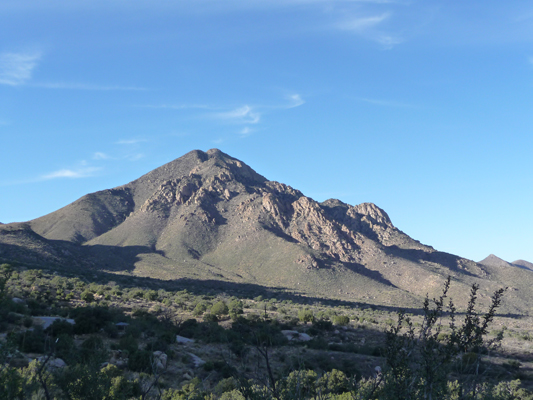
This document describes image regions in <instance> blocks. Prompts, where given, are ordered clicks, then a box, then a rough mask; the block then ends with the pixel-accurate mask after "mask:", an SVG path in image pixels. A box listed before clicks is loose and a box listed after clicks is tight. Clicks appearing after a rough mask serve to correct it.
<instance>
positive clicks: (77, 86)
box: [32, 82, 148, 91]
mask: <svg viewBox="0 0 533 400" xmlns="http://www.w3.org/2000/svg"><path fill="white" fill-rule="evenodd" d="M32 86H35V87H41V88H46V89H66V90H94V91H112V90H124V91H128V90H133V91H143V90H148V89H146V88H143V87H135V86H115V85H110V86H106V85H94V84H90V83H68V82H44V83H35V84H33V85H32Z"/></svg>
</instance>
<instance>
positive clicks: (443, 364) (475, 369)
mask: <svg viewBox="0 0 533 400" xmlns="http://www.w3.org/2000/svg"><path fill="white" fill-rule="evenodd" d="M450 281H451V278H448V280H447V281H446V283H445V285H444V288H443V292H442V295H441V296H440V297H439V298H438V299H433V300H432V303H433V307H431V302H430V300H429V298H428V297H426V299H425V301H424V307H423V313H424V314H423V315H424V318H423V321H422V324H421V326H420V328H419V329H418V332H416V330H415V326H414V324H413V323H412V322H411V320H410V318H409V317H406V316H405V314H404V313H402V312H400V313H399V315H398V322H397V324H396V325H394V326H392V327H391V328H390V329H389V330H388V331H387V337H386V347H385V351H384V353H385V357H386V359H387V365H386V369H385V373H384V375H383V382H384V383H383V384H384V386H383V390H382V391H381V392H380V393H381V396H380V397H382V398H384V399H398V398H414V397H416V396H417V393H423V394H424V397H425V398H445V396H446V395H447V394H449V393H450V390H451V389H450V387H449V384H448V381H447V377H448V374H449V372H450V371H451V370H452V368H453V367H454V365H455V363H454V361H455V360H457V358H458V356H461V357H460V361H461V365H462V367H464V368H468V369H469V371H470V372H472V373H473V375H472V377H471V379H473V380H475V379H478V380H479V377H480V375H478V374H479V373H480V372H481V371H480V365H481V357H480V350H481V349H482V348H484V347H487V346H488V347H490V346H492V345H494V344H495V343H497V342H498V340H499V339H500V338H496V339H493V340H491V341H489V342H486V341H485V339H484V337H485V336H486V335H487V333H488V327H489V324H490V323H491V322H492V320H493V318H494V315H495V312H496V309H497V308H498V307H499V305H500V302H501V298H502V295H503V292H504V289H500V290H498V291H496V292H495V293H494V295H493V297H492V303H491V305H490V307H489V310H488V311H487V313H485V314H484V315H479V314H478V312H477V311H476V310H475V306H476V299H477V291H478V289H479V286H478V285H476V284H474V285H473V286H472V289H471V293H470V300H469V302H468V305H467V308H466V313H465V317H464V322H463V324H462V325H461V326H458V325H456V324H455V306H454V304H453V302H452V301H451V300H450V301H449V305H448V306H447V307H446V306H445V299H446V298H447V293H448V289H449V287H450ZM446 308H447V311H448V313H449V314H450V317H449V320H450V321H451V322H450V324H449V330H450V334H449V337H448V338H446V340H445V341H444V342H441V341H440V340H439V334H440V333H442V329H443V325H442V323H441V320H442V318H443V315H444V313H445V310H446ZM403 328H405V329H403ZM476 376H477V378H476ZM477 383H479V382H474V383H473V384H472V386H471V388H474V389H473V390H474V392H475V391H476V390H477V389H475V388H476V387H477ZM460 391H461V392H463V391H465V393H464V394H465V395H467V393H468V391H469V387H467V386H464V385H463V386H462V388H461V390H460ZM481 398H484V397H481Z"/></svg>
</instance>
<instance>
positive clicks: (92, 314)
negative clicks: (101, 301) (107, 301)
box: [72, 307, 113, 334]
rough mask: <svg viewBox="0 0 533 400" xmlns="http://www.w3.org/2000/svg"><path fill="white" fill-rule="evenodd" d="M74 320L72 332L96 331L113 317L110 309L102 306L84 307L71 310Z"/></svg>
mask: <svg viewBox="0 0 533 400" xmlns="http://www.w3.org/2000/svg"><path fill="white" fill-rule="evenodd" d="M72 314H74V315H73V317H74V321H75V322H76V324H75V325H74V333H76V334H84V333H96V332H98V331H99V330H100V329H102V328H103V327H104V326H105V324H106V323H107V322H108V321H111V320H112V319H113V316H112V315H111V313H110V311H109V310H108V309H107V308H104V307H85V308H76V309H73V310H72Z"/></svg>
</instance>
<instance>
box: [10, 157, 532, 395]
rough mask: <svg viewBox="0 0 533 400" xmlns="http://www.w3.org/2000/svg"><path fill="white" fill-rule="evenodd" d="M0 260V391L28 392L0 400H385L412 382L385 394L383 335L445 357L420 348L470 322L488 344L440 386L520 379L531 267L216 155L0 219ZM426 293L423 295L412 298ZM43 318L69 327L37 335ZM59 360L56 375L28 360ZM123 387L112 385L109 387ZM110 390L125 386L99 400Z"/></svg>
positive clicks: (528, 350) (527, 372)
mask: <svg viewBox="0 0 533 400" xmlns="http://www.w3.org/2000/svg"><path fill="white" fill-rule="evenodd" d="M0 261H1V262H2V263H3V264H2V267H3V273H4V277H5V279H4V281H3V285H4V287H3V289H2V295H3V300H2V301H3V304H4V306H3V313H2V318H3V320H2V325H1V328H2V331H3V332H4V333H3V342H2V343H3V348H4V349H5V351H7V353H5V354H4V356H3V357H4V361H3V362H5V363H7V364H5V365H6V366H5V367H3V368H4V369H3V370H2V371H3V373H4V378H2V379H4V381H3V382H4V385H7V383H6V379H7V380H10V379H15V378H13V377H16V376H17V374H20V375H18V376H20V382H23V383H21V384H20V386H19V389H20V391H19V392H16V393H18V394H16V395H13V396H12V397H9V396H8V397H7V398H25V397H24V396H25V395H26V396H29V395H30V394H31V393H36V391H39V390H41V391H42V390H45V391H46V390H49V391H51V392H53V393H55V395H57V396H63V395H65V396H67V398H73V399H74V398H131V397H135V398H139V397H141V398H168V399H170V398H172V399H174V398H176V399H178V398H180V399H182V398H183V399H185V398H187V399H189V398H190V399H192V398H195V399H196V398H204V396H207V393H210V396H214V397H206V398H221V399H222V398H224V399H230V398H258V397H257V396H259V392H261V390H264V391H266V392H264V393H263V396H267V397H268V396H271V397H272V398H280V399H281V398H283V399H289V398H322V397H320V396H326V397H324V398H339V399H340V398H343V399H344V398H352V397H342V396H355V397H353V398H361V399H363V398H374V397H372V396H377V395H378V394H379V393H381V394H379V398H389V397H387V396H393V397H390V398H394V396H399V395H398V393H399V392H397V391H396V392H395V391H394V390H400V389H401V390H407V389H406V388H403V389H402V388H401V387H400V386H398V387H396V389H394V390H393V389H390V390H391V393H396V394H395V395H394V394H391V393H388V392H387V390H389V388H393V387H394V385H393V384H392V383H390V382H389V383H386V382H385V381H382V379H383V378H382V376H387V377H388V378H387V379H389V378H390V377H392V376H393V375H387V374H391V373H393V372H394V371H395V370H394V365H393V364H390V363H391V361H390V360H391V357H392V356H391V348H394V346H393V344H394V343H395V342H394V341H391V340H393V338H394V337H396V338H404V339H402V340H404V341H403V342H402V343H404V344H403V346H407V344H406V343H411V344H412V345H413V346H415V347H414V348H417V347H416V346H423V345H429V344H431V343H433V342H432V340H435V343H437V345H438V346H444V347H435V348H434V350H432V351H435V352H440V351H441V350H438V349H444V348H447V347H445V346H446V345H445V343H447V342H449V343H453V341H454V340H456V339H454V338H457V340H459V339H458V338H463V339H461V340H467V339H465V338H467V337H468V335H467V334H465V332H466V331H458V332H459V333H458V332H456V329H457V327H458V326H463V327H465V326H466V325H468V324H471V326H470V329H472V326H478V328H475V329H474V330H473V332H478V333H479V335H481V336H480V338H481V337H483V338H484V339H483V340H484V341H483V344H481V342H479V343H478V344H475V345H474V344H472V346H473V347H472V348H471V349H470V350H468V352H466V353H464V352H463V353H461V352H459V353H458V354H455V355H454V356H453V357H455V358H449V359H448V358H446V360H448V361H446V363H447V364H446V365H448V364H449V368H450V369H449V370H448V369H446V368H448V367H446V368H445V367H443V366H441V367H439V368H443V371H444V370H446V371H447V372H446V374H445V376H444V379H446V380H449V382H453V379H457V380H458V382H461V385H464V386H462V387H463V388H466V389H465V390H466V392H468V393H470V392H469V390H470V389H468V388H472V387H476V386H468V385H474V383H473V382H478V383H479V382H483V383H484V384H487V385H489V384H492V385H498V384H500V386H497V387H496V386H486V388H485V389H483V390H488V391H490V390H493V391H494V393H496V394H491V395H494V396H496V397H494V398H498V399H499V398H504V397H497V392H498V391H502V390H504V389H505V388H503V386H501V385H511V386H509V387H507V386H505V387H506V388H507V389H505V390H507V391H510V393H514V394H513V396H515V397H505V398H524V399H525V398H530V397H527V396H529V394H527V393H528V392H526V391H523V389H521V387H524V388H530V387H532V386H533V352H532V350H533V336H530V326H531V323H532V318H533V316H532V315H530V310H531V305H532V302H533V296H532V294H531V290H530V287H531V285H532V283H533V270H532V269H531V268H532V266H533V265H532V264H531V263H530V262H528V261H525V260H517V261H514V262H512V263H509V262H506V261H504V260H501V259H499V258H498V257H496V256H494V255H490V256H488V257H487V258H486V259H484V260H482V261H480V262H474V261H472V260H468V259H465V258H461V257H460V256H457V255H452V254H448V253H444V252H440V251H438V250H436V249H434V248H433V247H431V246H428V245H425V244H422V243H420V242H418V241H417V240H415V239H413V238H411V237H409V236H408V235H406V234H405V233H403V232H402V231H401V230H399V229H398V228H397V227H395V226H394V225H393V223H392V221H391V220H390V219H389V217H388V215H387V213H386V212H385V211H384V210H382V209H380V208H379V207H378V206H376V205H374V204H371V203H364V204H360V205H355V206H352V205H348V204H345V203H343V202H341V201H339V200H335V199H330V200H327V201H324V202H321V203H319V202H316V201H314V200H313V199H311V198H308V197H305V196H304V195H303V194H302V193H301V192H299V191H298V190H297V189H294V188H291V187H290V186H287V185H285V184H283V183H279V182H273V181H269V180H267V179H266V178H265V177H263V176H261V175H260V174H258V173H257V172H255V171H254V170H253V169H252V168H251V167H249V166H248V165H246V164H245V163H244V162H242V161H240V160H237V159H235V158H232V157H231V156H229V155H227V154H224V153H223V152H221V151H220V150H217V149H212V150H209V151H207V152H203V151H198V150H195V151H191V152H189V153H187V154H185V155H184V156H182V157H180V158H178V159H176V160H175V161H172V162H170V163H168V164H166V165H163V166H161V167H159V168H157V169H155V170H153V171H151V172H149V173H147V174H146V175H143V176H142V177H140V178H139V179H136V180H134V181H133V182H130V183H128V184H126V185H123V186H119V187H116V188H112V189H109V190H104V191H100V192H96V193H91V194H87V195H86V196H83V197H82V198H80V199H79V200H77V201H75V202H74V203H72V204H69V205H67V206H65V207H63V208H61V209H60V210H57V211H55V212H53V213H51V214H48V215H45V216H43V217H40V218H37V219H35V220H31V221H28V222H21V223H11V224H3V225H2V226H1V227H0ZM447 281H448V282H449V284H450V287H449V291H448V292H447V293H446V294H447V297H446V298H445V299H444V298H443V299H442V300H443V302H442V303H440V306H439V296H441V293H442V291H443V288H445V287H446V282H447ZM472 287H474V288H475V290H476V292H475V295H472V293H471V288H472ZM498 289H504V291H503V292H502V293H503V297H502V299H501V304H500V303H499V301H498V302H496V303H495V300H494V293H495V292H496V291H497V290H498ZM426 296H429V299H434V300H432V301H431V300H430V301H428V303H427V304H426V305H424V299H425V298H426ZM449 298H451V299H453V304H454V306H453V308H450V306H449V304H448V299H449ZM469 302H470V303H469ZM491 304H492V306H494V307H495V308H494V310H493V311H494V312H493V313H492V314H490V312H489V310H490V307H491ZM470 306H472V308H470ZM401 310H403V311H401ZM474 310H476V311H474ZM401 312H405V313H407V314H406V315H407V316H408V317H409V320H410V321H411V322H410V323H411V324H412V325H411V327H412V329H413V335H414V331H415V330H417V331H418V332H419V333H418V334H417V335H416V336H412V338H411V339H409V329H408V328H409V325H405V321H404V325H403V328H402V329H400V328H401V326H402V325H398V324H399V319H398V317H399V316H400V315H403V314H401ZM432 312H434V314H432ZM487 312H489V314H485V313H487ZM478 313H479V314H478ZM431 315H434V317H431ZM484 315H485V316H484ZM45 316H47V317H55V318H58V317H63V318H67V319H69V320H70V321H71V322H65V321H63V322H59V321H58V322H57V323H56V324H54V325H52V326H50V327H47V326H46V325H45V326H44V327H41V328H35V329H34V327H36V326H39V325H42V324H43V322H44V321H45V320H46V318H45ZM452 316H455V319H456V320H455V323H454V324H451V325H450V323H451V322H452V320H451V317H452ZM432 318H435V319H434V320H433V322H431V321H432ZM469 318H470V319H469ZM59 319H60V318H59ZM60 320H61V319H60ZM88 321H91V322H88ZM463 321H464V322H463ZM483 321H485V322H483ZM71 323H74V325H71ZM432 323H433V324H437V325H431V324H432ZM484 323H486V325H483V324H484ZM121 324H122V325H121ZM461 324H462V325H461ZM482 326H485V328H483V327H482ZM395 327H396V328H398V330H397V331H394V329H395ZM28 328H29V329H28ZM43 328H44V330H43ZM461 329H462V328H461ZM476 329H480V330H479V331H476ZM387 332H388V333H387ZM393 332H396V333H395V334H393ZM422 332H425V333H424V334H422ZM61 335H63V336H61ZM176 335H177V336H176ZM265 335H266V336H265ZM420 335H422V336H420ZM424 335H429V336H424ZM431 335H434V337H433V336H431ZM465 335H466V336H465ZM469 335H470V334H469ZM474 336H475V335H474ZM262 337H264V338H268V339H267V340H266V341H265V339H264V338H263V339H261V338H262ZM52 338H56V339H57V340H56V343H59V342H58V341H59V339H60V338H61V341H65V343H67V342H68V343H69V344H68V346H67V344H65V345H64V346H67V347H61V346H60V345H57V346H55V345H52V344H51V342H50V340H51V339H52ZM175 338H177V340H175ZM431 338H433V339H431ZM430 339H431V340H430ZM405 340H407V342H406V341H405ZM409 340H411V342H409ZM468 340H473V339H468ZM476 340H477V339H476ZM438 343H440V344H438ZM457 343H459V342H457ZM464 343H467V342H464ZM472 343H473V342H472ZM491 343H492V344H491ZM6 346H7V347H6ZM9 346H14V347H13V348H11V347H9ZM69 346H70V347H69ZM91 346H92V347H91ZM432 346H435V344H432ZM453 346H455V344H454V345H453ZM463 346H465V348H467V347H468V346H470V344H469V345H466V344H463ZM9 349H11V350H9ZM15 349H16V350H15ZM69 349H70V350H69ZM88 349H93V350H94V352H95V354H96V355H97V356H98V357H96V356H95V358H94V359H93V358H92V357H91V356H90V354H89V353H87V351H93V350H88ZM450 349H451V348H450ZM396 350H397V351H400V350H399V348H397V349H396ZM458 350H459V349H458ZM448 351H451V350H448ZM417 354H418V353H417ZM419 354H420V356H421V357H422V355H423V354H424V353H423V351H422V352H420V353H419ZM439 354H440V353H439ZM442 354H445V353H442ZM446 354H447V353H446ZM451 354H452V353H450V354H448V355H447V356H446V357H451ZM474 355H475V356H474ZM163 356H164V357H163ZM39 357H40V358H39ZM161 357H163V358H164V361H163V360H162V358H161ZM443 357H444V356H443ZM457 357H459V358H457ZM33 359H37V360H40V363H41V364H39V363H37V364H35V363H36V362H35V361H33V362H32V360H33ZM444 359H445V358H443V360H444ZM54 360H56V361H55V362H56V363H59V362H58V361H57V360H61V362H62V363H63V364H64V366H61V367H59V366H56V367H54V368H52V369H51V370H50V369H46V368H48V367H46V368H45V369H43V368H41V367H39V365H46V364H47V363H52V362H54ZM93 362H97V363H98V364H97V365H99V366H100V367H99V368H104V367H103V366H104V365H105V371H104V369H101V370H99V369H98V368H96V369H93V370H91V371H92V372H91V374H92V375H91V374H89V375H90V376H91V377H92V378H91V379H94V381H88V382H85V383H84V385H89V386H91V385H97V383H95V382H100V381H101V382H103V383H101V384H102V385H104V386H105V385H108V386H105V387H107V389H105V388H103V389H101V391H100V392H98V391H96V392H95V393H100V394H96V395H95V396H96V397H83V395H82V394H79V393H80V392H79V388H75V387H73V386H72V383H69V382H70V381H69V379H73V378H72V377H74V376H77V374H79V373H81V372H80V371H82V370H83V368H93V367H90V366H91V365H95V364H94V363H93ZM91 363H93V364H91ZM102 363H105V364H102ZM265 363H266V364H265ZM474 366H475V368H474ZM376 367H378V368H379V371H378V370H376ZM404 367H405V368H413V366H412V365H405V366H404ZM6 368H7V369H6ZM17 368H19V369H18V370H17ZM32 368H33V369H32ZM382 368H383V374H384V375H382V372H381V371H382ZM402 368H403V367H402ZM474 369H475V370H474ZM415 370H416V368H415V369H414V370H413V371H415ZM9 371H10V372H9ZM16 371H19V372H16ZM31 371H34V372H31ZM43 371H47V372H43ZM332 371H336V372H332ZM376 371H378V372H376ZM391 371H392V372H391ZM8 372H9V373H11V374H13V375H12V377H11V378H9V376H8V375H5V374H6V373H8ZM396 372H397V371H396ZM332 373H333V374H338V376H337V377H336V378H335V379H338V381H339V382H340V383H338V384H339V386H338V387H335V388H334V389H333V388H331V387H330V386H328V384H327V383H324V381H323V379H325V378H324V377H330V378H331V379H333V377H332V376H331V375H328V374H332ZM31 374H34V375H35V374H36V375H35V376H37V377H38V379H37V380H34V381H32V380H31V379H30V378H29V376H30V375H31ZM69 374H71V375H69ZM143 374H144V375H143ZM302 374H303V375H302ZM376 374H377V375H376ZM69 377H70V378H69ZM113 377H114V378H113ZM118 377H121V378H120V379H121V381H120V382H122V383H120V385H122V386H120V385H119V384H118V383H117V382H118V381H116V382H115V381H113V382H115V383H111V382H112V378H113V379H115V378H116V379H118ZM243 377H245V378H246V379H245V380H242V378H243ZM361 378H363V380H362V381H361V380H360V379H361ZM17 379H19V378H17ZM106 379H107V381H106ZM116 379H115V380H116ZM291 379H292V380H291ZM294 379H296V381H295V382H293V380H294ZM321 379H322V381H321ZM328 379H329V378H328ZM364 379H369V380H364ZM391 379H392V378H391ZM517 379H520V382H519V381H517ZM300 380H302V382H303V381H305V382H307V384H306V385H308V387H307V386H306V387H307V389H305V390H303V389H302V390H303V391H297V392H298V393H296V392H294V390H296V389H295V387H293V386H291V385H296V387H299V385H303V383H302V382H300ZM511 381H512V382H513V383H512V384H511V383H505V382H511ZM32 382H33V383H32ZM43 382H44V383H43ZM46 382H48V384H47V383H46ZM91 382H92V383H91ZM105 382H107V383H105ZM246 382H248V383H246ZM365 382H366V383H365ZM391 382H392V381H391ZM502 382H503V383H502ZM478 383H475V384H476V385H477V384H478ZM98 384H100V383H98ZM246 384H250V385H252V386H250V387H247V386H246ZM419 384H421V383H420V382H417V383H416V385H419ZM113 385H115V386H113ZM117 385H118V386H117ZM254 385H255V386H254ZM257 385H263V386H262V387H263V389H259V387H260V386H257ZM324 385H325V386H324ZM383 385H384V386H383ZM391 385H392V386H391ZM416 385H415V386H416ZM449 385H450V383H448V386H449ZM513 385H514V386H513ZM119 386H120V387H121V388H122V389H120V387H119ZM6 387H7V386H6ZM449 387H450V386H449ZM492 387H494V389H491V388H492ZM111 388H113V390H115V391H117V393H118V392H120V391H121V390H122V392H120V393H122V394H120V395H118V394H117V395H116V396H115V397H105V396H110V395H109V393H110V392H109V391H110V390H111ZM502 388H503V389H502ZM411 389H412V388H411ZM411 389H409V390H411ZM91 390H92V389H91ZM106 390H107V394H106V395H105V396H104V395H103V394H102V393H104V392H106ZM413 390H414V389H413ZM416 390H419V389H416ZM420 390H421V389H420ZM439 390H441V389H439ZM449 390H451V389H449ZM258 391H259V392H258ZM520 391H522V392H520ZM445 392H446V391H445V390H444V389H442V390H441V391H440V392H438V393H441V394H440V395H441V396H444V393H445ZM452 392H453V390H452V391H451V392H446V393H452ZM466 392H465V393H466ZM14 393H15V392H14ZM23 393H26V394H25V395H24V394H23ZM165 393H166V394H165ZM365 393H366V394H365ZM387 393H388V394H387ZM435 393H437V392H435ZM484 393H485V394H486V395H487V396H488V394H487V393H489V392H484ZM491 393H492V392H491ZM517 393H518V394H517ZM520 393H521V394H520ZM519 394H520V396H522V397H516V396H519ZM17 396H19V397H17ZM20 396H22V397H20ZM76 396H78V397H76ZM99 396H100V397H99ZM102 396H104V397H102ZM120 396H122V397H120ZM161 396H163V397H161ZM165 396H167V397H165ZM172 396H174V397H172ZM180 396H181V397H180ZM195 396H197V397H195ZM243 396H244V397H243ZM254 396H255V397H254ZM317 396H318V397H317ZM327 396H329V397H327ZM336 396H337V397H336ZM339 396H340V397H339ZM357 396H359V397H357ZM365 396H367V397H365ZM368 396H370V397H368ZM271 397H268V398H271ZM45 398H46V396H45ZM261 398H266V397H261ZM396 398H400V397H396ZM406 398H407V397H406ZM420 398H423V397H420ZM439 398H445V397H439ZM446 398H452V397H446ZM453 398H455V397H453ZM460 398H463V397H460ZM465 398H466V397H465Z"/></svg>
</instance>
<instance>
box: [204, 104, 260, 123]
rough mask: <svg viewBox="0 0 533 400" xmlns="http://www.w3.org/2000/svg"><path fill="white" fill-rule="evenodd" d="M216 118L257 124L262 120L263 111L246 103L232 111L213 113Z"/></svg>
mask: <svg viewBox="0 0 533 400" xmlns="http://www.w3.org/2000/svg"><path fill="white" fill-rule="evenodd" d="M213 116H214V117H215V118H220V119H223V120H228V121H232V122H235V123H241V124H257V123H258V122H259V121H260V120H261V113H260V112H258V111H256V110H254V109H253V108H252V107H250V106H248V105H245V106H242V107H239V108H236V109H234V110H231V111H226V112H219V113H215V114H213Z"/></svg>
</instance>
